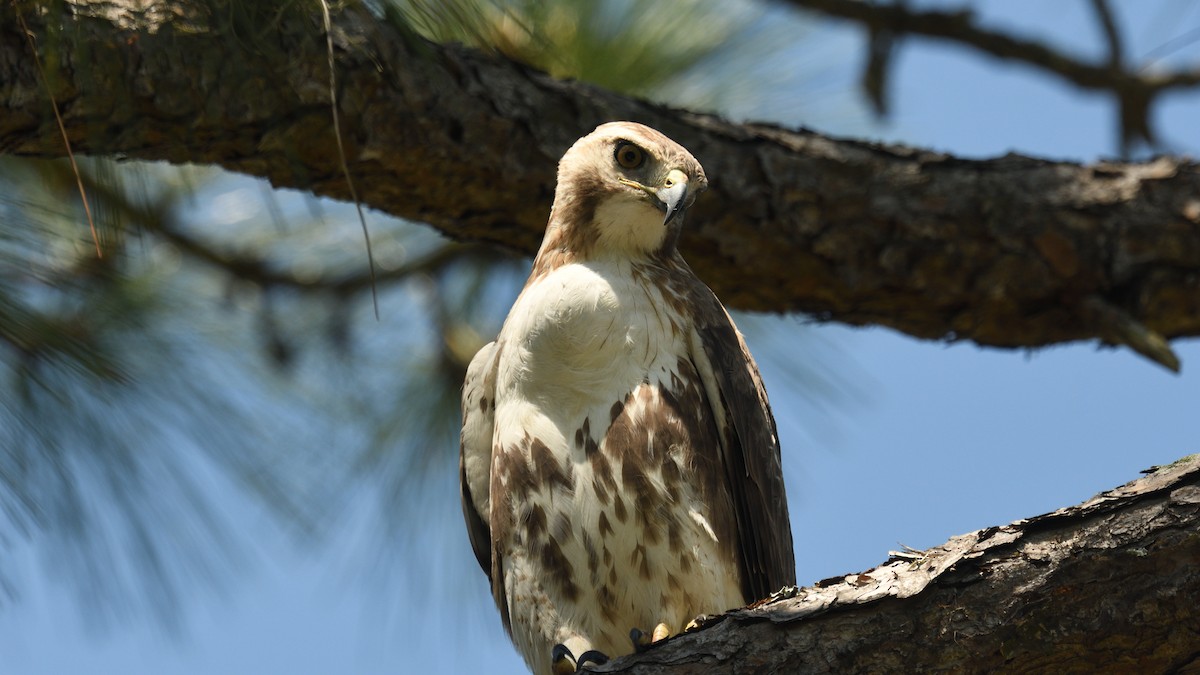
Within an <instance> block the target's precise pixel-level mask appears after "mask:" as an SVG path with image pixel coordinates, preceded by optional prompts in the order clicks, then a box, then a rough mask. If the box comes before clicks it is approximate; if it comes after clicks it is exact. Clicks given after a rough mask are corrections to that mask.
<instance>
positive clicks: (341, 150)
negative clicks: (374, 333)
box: [320, 0, 379, 321]
mask: <svg viewBox="0 0 1200 675" xmlns="http://www.w3.org/2000/svg"><path fill="white" fill-rule="evenodd" d="M320 2H321V13H322V15H323V16H324V19H325V48H326V49H327V50H328V52H329V105H330V109H331V110H332V111H333V136H334V138H336V139H337V149H338V160H339V161H340V162H341V165H342V175H344V176H345V177H346V186H347V187H348V188H350V198H351V199H353V200H354V208H355V209H357V210H358V222H359V223H361V224H362V233H363V239H364V240H365V241H366V242H367V271H368V273H369V275H370V277H371V305H372V306H373V307H374V309H375V320H376V321H378V320H379V289H378V287H377V285H376V283H375V255H374V253H372V251H371V234H370V233H369V232H368V231H367V218H366V216H364V215H363V209H362V203H361V202H359V201H358V191H357V190H356V189H354V180H353V179H351V178H350V165H349V163H348V162H347V161H346V148H345V146H344V145H343V144H342V126H341V122H340V121H339V117H338V102H337V76H336V74H335V73H334V67H333V66H334V63H333V22H332V21H331V20H330V18H329V3H328V2H327V0H320Z"/></svg>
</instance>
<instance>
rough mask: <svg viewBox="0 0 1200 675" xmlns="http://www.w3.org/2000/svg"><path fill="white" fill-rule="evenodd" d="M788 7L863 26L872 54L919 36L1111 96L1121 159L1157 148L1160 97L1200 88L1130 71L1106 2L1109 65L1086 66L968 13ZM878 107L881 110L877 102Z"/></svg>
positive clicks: (1199, 73)
mask: <svg viewBox="0 0 1200 675" xmlns="http://www.w3.org/2000/svg"><path fill="white" fill-rule="evenodd" d="M788 1H789V2H790V3H791V4H793V5H795V6H797V7H801V8H804V9H808V10H812V11H816V12H820V13H822V14H826V15H828V16H833V17H838V18H842V19H848V20H850V21H855V22H858V23H861V24H863V26H864V27H866V29H867V30H868V31H869V33H870V35H871V36H872V37H871V41H872V44H871V46H870V49H871V50H872V52H873V50H874V45H873V42H874V36H875V35H876V34H877V33H878V32H879V31H880V30H883V29H886V30H889V31H892V32H893V33H894V34H896V35H901V34H911V35H921V36H924V37H929V38H936V39H941V40H946V41H949V42H952V43H955V44H960V45H964V46H967V47H970V48H972V49H975V50H977V51H980V52H982V53H984V54H988V55H990V56H994V57H996V58H999V59H1005V60H1010V61H1016V62H1018V63H1024V64H1026V65H1030V66H1033V67H1035V68H1037V69H1038V70H1041V71H1042V72H1045V73H1049V74H1052V75H1057V76H1058V77H1060V78H1062V79H1063V80H1065V81H1067V82H1069V83H1071V84H1073V85H1075V86H1077V87H1080V88H1083V89H1092V90H1097V91H1105V92H1108V93H1110V94H1112V95H1113V97H1114V98H1115V100H1116V101H1117V106H1118V108H1119V112H1120V141H1121V151H1122V153H1123V154H1124V153H1127V152H1128V151H1129V150H1130V148H1131V147H1132V145H1133V143H1134V142H1136V141H1138V140H1143V141H1146V142H1147V143H1150V144H1151V145H1154V144H1155V134H1154V132H1153V129H1152V128H1151V125H1150V108H1151V107H1152V106H1153V105H1154V103H1155V102H1157V101H1158V99H1159V97H1160V96H1161V95H1162V94H1164V93H1166V92H1168V91H1171V90H1173V89H1181V88H1192V87H1195V86H1197V85H1198V84H1200V67H1196V68H1188V69H1183V70H1176V71H1167V72H1157V73H1156V72H1145V69H1132V70H1131V69H1129V68H1127V67H1126V64H1125V60H1124V58H1123V56H1124V55H1123V48H1122V43H1121V38H1120V34H1119V32H1118V30H1117V24H1116V20H1115V18H1114V17H1113V14H1112V11H1111V9H1110V8H1109V6H1108V3H1107V2H1106V1H1105V0H1092V6H1093V9H1094V11H1095V13H1096V18H1097V20H1098V21H1099V22H1100V28H1101V30H1102V31H1103V33H1104V37H1105V42H1106V45H1107V47H1108V52H1109V58H1108V60H1107V61H1106V62H1104V63H1100V64H1094V63H1088V62H1086V61H1082V60H1080V59H1077V58H1075V57H1073V56H1070V55H1068V54H1065V53H1063V52H1061V51H1059V50H1056V49H1054V48H1052V47H1049V46H1047V45H1045V44H1043V43H1041V42H1038V41H1036V40H1023V39H1020V38H1016V37H1013V36H1011V35H1008V34H1005V33H998V32H995V31H990V30H987V29H985V28H981V27H980V26H978V25H976V23H975V17H974V15H973V14H972V13H971V11H970V10H957V11H949V12H948V11H941V10H913V9H909V8H908V7H907V6H906V5H904V4H902V3H897V4H894V5H883V4H876V3H874V2H862V1H861V0H788ZM872 58H873V56H872ZM875 105H876V108H877V109H879V108H880V104H879V103H878V102H876V103H875Z"/></svg>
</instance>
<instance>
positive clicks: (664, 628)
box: [650, 623, 671, 642]
mask: <svg viewBox="0 0 1200 675" xmlns="http://www.w3.org/2000/svg"><path fill="white" fill-rule="evenodd" d="M669 637H671V627H670V626H668V625H667V624H665V623H660V624H658V625H657V626H655V627H654V634H653V635H651V636H650V641H651V642H658V641H660V640H666V639H667V638H669Z"/></svg>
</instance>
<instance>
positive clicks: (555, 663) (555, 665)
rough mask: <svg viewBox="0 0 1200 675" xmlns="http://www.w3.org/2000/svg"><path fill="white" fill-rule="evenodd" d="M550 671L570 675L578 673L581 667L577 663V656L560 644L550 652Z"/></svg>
mask: <svg viewBox="0 0 1200 675" xmlns="http://www.w3.org/2000/svg"><path fill="white" fill-rule="evenodd" d="M550 669H551V670H552V671H554V672H555V673H570V672H578V671H579V666H578V665H577V664H576V662H575V655H574V654H572V653H571V650H570V649H567V646H566V645H564V644H562V643H561V642H560V643H559V644H556V645H554V649H551V650H550Z"/></svg>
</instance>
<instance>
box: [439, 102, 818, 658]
mask: <svg viewBox="0 0 1200 675" xmlns="http://www.w3.org/2000/svg"><path fill="white" fill-rule="evenodd" d="M707 185H708V181H707V179H706V178H705V176H704V169H703V168H701V166H700V164H699V162H697V161H696V160H695V158H693V157H692V155H691V154H689V153H688V151H687V150H685V149H684V148H682V147H681V146H679V145H678V144H677V143H675V142H674V141H672V140H671V139H669V138H667V137H666V136H664V135H663V134H661V133H659V132H657V131H655V130H654V129H650V128H649V127H645V126H642V125H640V124H634V123H631V122H614V123H609V124H604V125H601V126H600V127H598V128H597V129H596V130H595V131H594V132H592V133H591V134H589V135H588V136H585V137H584V138H582V139H580V140H579V141H577V142H576V143H575V145H573V146H572V147H571V148H570V149H569V150H568V151H567V153H566V154H565V155H564V156H563V158H562V161H561V162H560V163H559V167H558V188H557V191H556V192H555V196H554V206H553V208H552V209H551V212H550V222H549V225H548V226H547V228H546V236H545V239H544V240H543V242H542V246H541V249H540V250H539V251H538V255H537V258H536V260H534V263H533V271H532V273H531V274H530V276H529V280H528V281H527V282H526V284H525V288H524V289H523V290H522V291H521V295H520V297H518V298H517V301H516V303H515V304H514V305H513V308H512V311H511V312H510V313H509V315H508V319H507V320H506V321H505V322H504V327H503V328H502V329H501V330H500V334H499V336H498V337H497V338H496V341H495V342H492V343H490V344H488V345H487V346H485V347H484V348H483V349H481V350H479V353H478V354H476V356H475V358H474V359H473V360H472V362H471V365H470V367H469V368H468V370H467V378H466V383H465V384H464V387H463V409H462V412H463V428H462V446H461V449H462V454H461V461H460V472H461V479H462V483H461V484H462V498H463V510H464V513H465V516H466V520H467V530H468V532H469V533H470V537H471V545H472V547H473V548H474V550H475V555H476V557H478V559H479V564H480V565H481V566H482V567H483V571H484V572H485V573H487V575H488V578H489V579H490V580H491V582H492V593H493V595H494V596H495V600H496V606H497V607H498V608H499V609H500V616H501V618H502V619H503V621H504V626H505V628H506V629H507V630H508V632H509V634H510V635H511V637H512V639H513V642H514V643H515V644H516V646H517V650H518V651H520V652H521V654H522V655H523V656H524V657H525V660H526V662H527V663H528V664H529V667H530V668H531V669H532V670H533V671H534V672H535V673H539V674H542V673H551V672H555V673H557V672H564V671H565V672H571V671H573V670H575V669H576V668H577V667H582V666H583V665H584V664H585V663H589V662H592V663H603V662H604V661H605V660H607V658H608V657H609V656H618V655H622V654H626V653H629V652H631V651H633V649H634V644H633V643H632V642H631V641H630V630H631V629H635V628H636V629H639V630H640V631H654V635H655V636H656V638H660V637H662V636H663V635H664V634H674V633H677V632H679V631H681V630H683V629H684V627H685V626H686V625H687V624H688V622H689V621H691V620H692V619H693V618H695V617H696V616H697V615H700V614H706V613H719V612H723V611H725V610H727V609H731V608H734V607H740V606H743V605H745V604H747V603H748V602H751V601H754V600H757V599H760V598H763V597H765V596H767V595H769V594H770V593H771V592H773V591H775V590H777V589H779V588H780V587H782V586H785V585H791V584H794V583H795V563H794V560H793V554H792V536H791V528H790V526H789V523H788V512H787V500H786V498H785V495H784V487H783V476H782V472H781V470H780V458H779V440H778V437H777V435H776V431H775V420H774V419H773V418H772V416H771V411H770V408H769V406H768V403H767V394H766V391H765V390H764V389H763V385H762V380H761V379H760V378H759V374H758V368H757V366H755V363H754V359H752V358H751V356H750V353H749V352H748V351H747V349H746V345H745V343H744V342H743V341H742V338H741V335H740V334H739V333H738V331H737V329H736V328H735V327H734V325H733V322H732V320H730V318H729V315H728V314H727V313H726V312H725V309H724V308H723V307H722V306H721V304H720V302H718V301H717V298H716V297H715V296H714V295H713V293H712V291H710V290H709V289H708V287H707V286H705V285H704V284H703V283H702V282H701V281H700V280H699V279H698V278H696V276H695V275H694V274H693V273H692V271H691V269H689V268H688V266H687V264H686V263H685V262H684V261H683V258H682V257H680V255H679V252H678V251H677V250H676V247H675V244H676V240H677V239H678V238H679V231H680V227H681V225H682V222H683V213H684V211H685V210H686V208H687V207H688V206H689V205H690V204H691V203H692V201H693V200H694V199H695V196H696V194H697V193H699V192H701V191H702V190H704V189H705V188H706V187H707Z"/></svg>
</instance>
